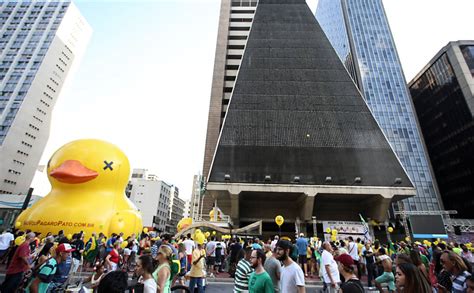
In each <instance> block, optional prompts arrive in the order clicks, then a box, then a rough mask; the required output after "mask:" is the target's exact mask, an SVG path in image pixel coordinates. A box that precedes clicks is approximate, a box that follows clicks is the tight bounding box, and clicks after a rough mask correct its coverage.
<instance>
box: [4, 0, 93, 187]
mask: <svg viewBox="0 0 474 293" xmlns="http://www.w3.org/2000/svg"><path fill="white" fill-rule="evenodd" d="M91 34H92V29H91V27H90V26H89V24H88V23H87V21H86V20H85V19H84V17H82V15H81V13H80V12H79V10H78V8H77V7H76V6H75V5H74V4H73V3H71V2H70V1H1V2H0V61H1V63H0V194H25V193H26V192H27V191H28V188H29V187H30V184H31V181H32V180H33V176H34V174H35V170H36V168H37V166H38V163H39V160H40V158H41V155H42V153H43V150H44V147H45V146H46V143H47V141H48V138H49V129H50V124H51V116H52V111H53V108H54V105H55V103H56V100H57V99H58V97H59V95H60V93H61V90H62V89H63V87H64V85H65V84H66V83H67V81H68V80H69V79H70V77H71V73H73V72H74V69H75V67H76V66H77V64H78V63H79V61H80V58H81V57H82V55H83V53H84V51H85V48H86V45H87V43H88V41H89V39H90V36H91Z"/></svg>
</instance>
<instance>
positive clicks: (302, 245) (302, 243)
mask: <svg viewBox="0 0 474 293" xmlns="http://www.w3.org/2000/svg"><path fill="white" fill-rule="evenodd" d="M296 247H298V255H306V249H308V240H307V239H306V238H303V237H300V238H298V239H297V240H296Z"/></svg>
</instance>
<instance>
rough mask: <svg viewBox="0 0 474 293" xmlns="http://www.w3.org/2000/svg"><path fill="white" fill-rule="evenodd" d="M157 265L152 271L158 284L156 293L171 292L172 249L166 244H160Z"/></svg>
mask: <svg viewBox="0 0 474 293" xmlns="http://www.w3.org/2000/svg"><path fill="white" fill-rule="evenodd" d="M157 258H158V267H157V268H156V270H155V271H154V272H153V274H152V275H153V278H154V279H155V281H156V284H157V285H158V293H170V292H171V263H172V261H173V251H172V250H171V248H170V247H169V246H168V245H161V246H160V249H159V250H158V257H157Z"/></svg>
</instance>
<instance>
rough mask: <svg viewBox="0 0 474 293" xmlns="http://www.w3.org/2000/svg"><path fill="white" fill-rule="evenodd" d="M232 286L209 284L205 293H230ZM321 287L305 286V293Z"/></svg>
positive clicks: (222, 283)
mask: <svg viewBox="0 0 474 293" xmlns="http://www.w3.org/2000/svg"><path fill="white" fill-rule="evenodd" d="M233 288H234V284H232V283H224V282H215V283H209V284H208V286H207V287H206V293H223V292H232V289H233ZM321 289H322V287H321V286H306V292H309V293H315V292H319V290H321Z"/></svg>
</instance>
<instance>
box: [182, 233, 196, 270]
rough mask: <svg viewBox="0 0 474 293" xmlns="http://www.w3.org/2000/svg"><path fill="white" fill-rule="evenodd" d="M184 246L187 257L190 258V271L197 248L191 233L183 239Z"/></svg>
mask: <svg viewBox="0 0 474 293" xmlns="http://www.w3.org/2000/svg"><path fill="white" fill-rule="evenodd" d="M183 245H184V248H185V249H186V257H187V258H188V268H187V270H188V271H189V270H190V269H191V264H192V262H193V251H194V249H195V248H196V244H195V243H194V241H193V240H192V238H191V233H188V235H186V240H184V241H183Z"/></svg>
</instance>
